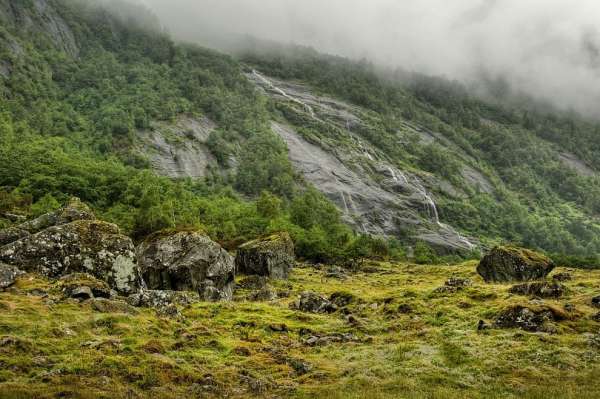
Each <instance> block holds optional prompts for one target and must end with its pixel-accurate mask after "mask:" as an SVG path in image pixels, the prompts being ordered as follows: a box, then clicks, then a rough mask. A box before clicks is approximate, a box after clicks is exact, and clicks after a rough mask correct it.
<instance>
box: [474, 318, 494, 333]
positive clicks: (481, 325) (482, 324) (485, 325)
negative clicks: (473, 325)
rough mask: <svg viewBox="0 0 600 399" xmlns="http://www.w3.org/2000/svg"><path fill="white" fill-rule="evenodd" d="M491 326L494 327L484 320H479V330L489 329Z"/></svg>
mask: <svg viewBox="0 0 600 399" xmlns="http://www.w3.org/2000/svg"><path fill="white" fill-rule="evenodd" d="M490 328H492V326H491V325H490V324H488V323H486V322H485V321H483V320H479V323H477V331H482V330H489V329H490Z"/></svg>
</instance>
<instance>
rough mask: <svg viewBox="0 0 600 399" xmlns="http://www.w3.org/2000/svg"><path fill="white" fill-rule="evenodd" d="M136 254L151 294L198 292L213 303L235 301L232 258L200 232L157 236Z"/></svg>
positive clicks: (142, 246) (164, 233) (166, 233)
mask: <svg viewBox="0 0 600 399" xmlns="http://www.w3.org/2000/svg"><path fill="white" fill-rule="evenodd" d="M137 254H138V263H139V266H140V269H141V272H142V275H143V278H144V281H145V282H146V284H147V287H148V289H150V290H174V291H196V292H199V293H200V296H201V297H203V298H204V299H206V300H212V301H217V300H231V299H232V297H233V289H234V285H235V280H234V278H235V265H234V259H233V257H232V256H231V255H229V254H228V253H227V251H225V250H224V249H223V248H222V247H221V246H220V245H219V244H217V243H216V242H214V241H212V240H211V239H210V238H208V237H207V236H206V235H204V234H202V233H200V232H194V231H182V232H163V233H159V234H156V235H154V236H152V237H150V238H148V239H147V240H146V241H144V242H143V243H142V244H140V246H139V247H138V249H137Z"/></svg>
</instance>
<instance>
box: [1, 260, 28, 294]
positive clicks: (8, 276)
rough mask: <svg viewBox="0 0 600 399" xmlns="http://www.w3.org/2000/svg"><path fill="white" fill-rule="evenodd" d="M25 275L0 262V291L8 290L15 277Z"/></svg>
mask: <svg viewBox="0 0 600 399" xmlns="http://www.w3.org/2000/svg"><path fill="white" fill-rule="evenodd" d="M22 274H25V273H24V272H22V271H21V270H19V268H18V267H16V266H12V265H7V264H4V263H1V262H0V289H4V288H8V287H10V286H11V285H13V284H14V283H15V281H16V280H17V277H19V276H20V275H22Z"/></svg>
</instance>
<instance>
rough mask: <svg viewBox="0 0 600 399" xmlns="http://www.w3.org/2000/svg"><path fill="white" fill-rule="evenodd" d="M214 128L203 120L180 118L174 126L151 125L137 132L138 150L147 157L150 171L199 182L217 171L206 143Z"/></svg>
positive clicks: (216, 164) (168, 124) (206, 120)
mask: <svg viewBox="0 0 600 399" xmlns="http://www.w3.org/2000/svg"><path fill="white" fill-rule="evenodd" d="M215 127H216V125H215V124H214V123H213V122H212V121H211V120H210V119H207V118H201V119H199V118H193V117H187V116H180V117H179V118H178V119H177V120H176V121H175V122H173V123H167V122H155V123H153V124H152V128H151V129H149V130H145V131H138V132H137V136H138V139H139V141H140V145H139V146H138V147H139V148H138V150H139V152H140V153H141V154H143V155H144V156H147V157H148V160H149V161H150V165H151V166H152V169H154V170H155V171H156V172H157V173H159V174H161V175H164V176H168V177H172V178H186V177H191V178H199V177H204V176H206V174H207V173H208V170H209V168H211V167H215V168H216V167H217V166H218V162H217V160H216V158H215V157H214V155H212V153H211V152H210V150H209V148H208V146H207V142H208V138H209V136H210V133H211V132H212V131H213V130H214V129H215Z"/></svg>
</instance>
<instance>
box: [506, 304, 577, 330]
mask: <svg viewBox="0 0 600 399" xmlns="http://www.w3.org/2000/svg"><path fill="white" fill-rule="evenodd" d="M566 318H567V315H566V314H565V313H564V312H562V311H560V310H558V309H556V308H553V307H550V306H523V305H516V306H511V307H509V308H507V309H505V310H503V311H502V312H501V313H500V314H499V315H498V316H497V318H496V320H495V321H494V326H495V327H498V328H520V329H522V330H525V331H532V332H538V331H540V332H555V331H556V327H555V326H554V325H553V324H552V323H553V322H557V321H562V320H565V319H566Z"/></svg>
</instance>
